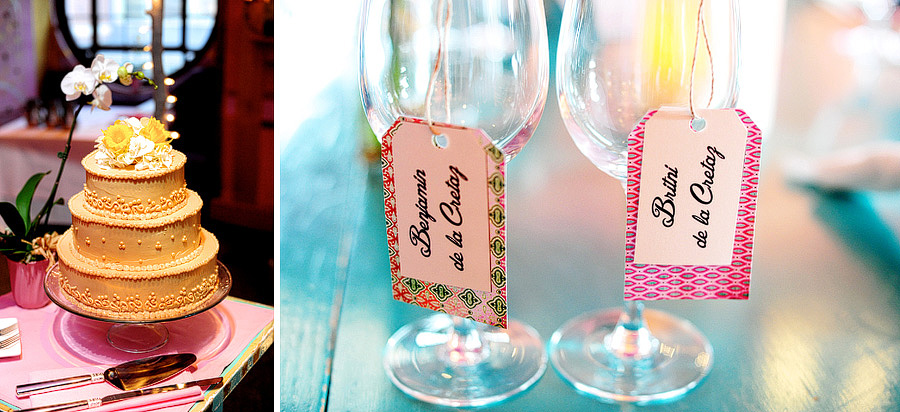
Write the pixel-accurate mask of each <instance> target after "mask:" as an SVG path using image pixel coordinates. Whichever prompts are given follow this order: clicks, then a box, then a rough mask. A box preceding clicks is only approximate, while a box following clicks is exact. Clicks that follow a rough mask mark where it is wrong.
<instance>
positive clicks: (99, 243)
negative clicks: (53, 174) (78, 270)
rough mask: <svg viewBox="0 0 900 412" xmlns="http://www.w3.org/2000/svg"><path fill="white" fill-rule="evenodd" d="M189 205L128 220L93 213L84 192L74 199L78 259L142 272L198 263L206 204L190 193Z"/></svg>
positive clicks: (112, 267)
mask: <svg viewBox="0 0 900 412" xmlns="http://www.w3.org/2000/svg"><path fill="white" fill-rule="evenodd" d="M187 193H188V196H187V201H186V205H185V206H184V207H182V208H181V209H178V211H176V212H175V213H172V214H170V215H167V216H163V217H158V218H155V219H145V220H124V219H115V218H109V217H104V216H98V215H95V214H93V213H91V212H90V211H89V210H88V209H87V208H86V207H85V202H84V192H79V193H78V194H76V195H75V196H73V197H72V198H71V199H70V200H69V210H70V211H71V212H72V234H73V245H74V248H75V251H76V252H77V253H76V257H77V258H78V259H79V260H81V261H83V262H84V263H88V264H90V265H92V266H94V267H98V268H104V269H113V270H127V271H141V270H150V269H152V270H159V269H165V268H168V267H173V266H175V265H178V264H181V263H184V262H187V261H189V260H191V259H194V258H195V257H196V256H197V254H198V253H200V250H199V249H198V246H199V245H200V242H201V235H200V233H201V228H200V208H201V207H202V206H203V201H202V200H200V196H199V195H197V193H196V192H194V191H191V190H188V191H187Z"/></svg>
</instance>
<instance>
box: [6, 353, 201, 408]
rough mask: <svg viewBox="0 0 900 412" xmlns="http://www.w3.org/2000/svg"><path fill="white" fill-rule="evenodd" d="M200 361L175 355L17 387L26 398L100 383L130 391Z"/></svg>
mask: <svg viewBox="0 0 900 412" xmlns="http://www.w3.org/2000/svg"><path fill="white" fill-rule="evenodd" d="M196 361H197V356H195V355H194V354H192V353H175V354H170V355H159V356H151V357H149V358H143V359H138V360H133V361H130V362H125V363H123V364H121V365H117V366H113V367H111V368H109V369H107V370H105V371H103V372H98V373H92V374H90V375H80V376H72V377H69V378H60V379H53V380H49V381H44V382H34V383H27V384H24V385H18V386H16V396H17V397H19V398H25V397H28V396H31V395H34V394H36V393H43V392H49V391H53V390H57V389H63V388H68V387H72V386H80V385H86V384H91V383H97V382H104V381H106V382H109V383H110V384H112V385H113V386H115V387H117V388H119V389H121V390H123V391H129V390H132V389H139V388H143V387H147V386H150V385H153V384H155V383H158V382H161V381H163V380H166V379H168V378H169V377H171V376H174V375H176V374H178V373H179V372H181V371H183V370H184V369H185V368H187V367H188V366H191V365H192V364H193V363H194V362H196Z"/></svg>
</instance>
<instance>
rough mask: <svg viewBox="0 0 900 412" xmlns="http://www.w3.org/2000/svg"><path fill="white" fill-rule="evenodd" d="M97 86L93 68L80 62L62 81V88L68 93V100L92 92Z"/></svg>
mask: <svg viewBox="0 0 900 412" xmlns="http://www.w3.org/2000/svg"><path fill="white" fill-rule="evenodd" d="M96 87H97V79H95V78H94V75H93V73H92V72H91V70H90V69H88V68H86V67H84V66H82V65H80V64H79V65H77V66H75V68H74V69H72V71H71V72H69V73H66V76H65V77H63V79H62V83H60V88H61V89H62V92H63V93H65V94H66V100H68V101H72V100H75V99H77V98H78V97H79V96H81V95H82V94H84V95H88V94H91V93H93V92H94V88H96Z"/></svg>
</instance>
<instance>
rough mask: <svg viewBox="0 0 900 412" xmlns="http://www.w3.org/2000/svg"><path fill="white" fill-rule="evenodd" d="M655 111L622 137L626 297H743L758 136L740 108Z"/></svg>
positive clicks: (747, 275) (747, 272) (747, 279)
mask: <svg viewBox="0 0 900 412" xmlns="http://www.w3.org/2000/svg"><path fill="white" fill-rule="evenodd" d="M697 113H698V115H699V117H700V118H702V119H704V120H705V121H706V126H705V128H703V129H701V130H699V131H694V130H693V129H692V128H691V115H690V113H688V112H687V111H685V110H683V109H681V110H678V109H660V110H657V111H651V112H650V113H647V115H646V116H644V118H643V119H641V121H640V123H638V125H637V127H635V129H634V131H632V132H631V134H630V135H629V137H628V186H627V194H626V199H627V209H626V211H627V220H626V235H625V299H626V300H664V299H748V298H749V296H750V267H751V260H752V257H753V224H754V221H755V216H756V195H757V185H758V182H759V180H758V176H759V162H760V147H761V143H762V137H761V135H760V131H759V128H757V127H756V125H755V124H754V123H753V121H752V120H750V118H749V117H748V116H747V114H746V113H745V112H743V111H741V110H736V109H722V110H700V111H698V112H697Z"/></svg>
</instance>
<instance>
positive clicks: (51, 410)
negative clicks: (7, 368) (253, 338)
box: [19, 378, 222, 412]
mask: <svg viewBox="0 0 900 412" xmlns="http://www.w3.org/2000/svg"><path fill="white" fill-rule="evenodd" d="M220 384H222V378H210V379H202V380H199V381H191V382H185V383H177V384H174V385H167V386H160V387H156V388H146V389H138V390H133V391H128V392H122V393H116V394H112V395H107V396H104V397H102V398H94V399H84V400H80V401H74V402H66V403H58V404H55V405H47V406H38V407H36V408H27V409H20V410H19V412H55V411H64V410H69V409H75V408H79V409H83V408H85V407H87V408H89V409H90V408H99V407H100V406H103V405H106V404H110V403H113V402H119V401H124V400H126V399H131V398H134V397H137V396H143V395H152V394H155V393H163V392H170V391H176V390H179V389H185V388H190V387H193V386H201V387H202V386H217V385H220Z"/></svg>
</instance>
